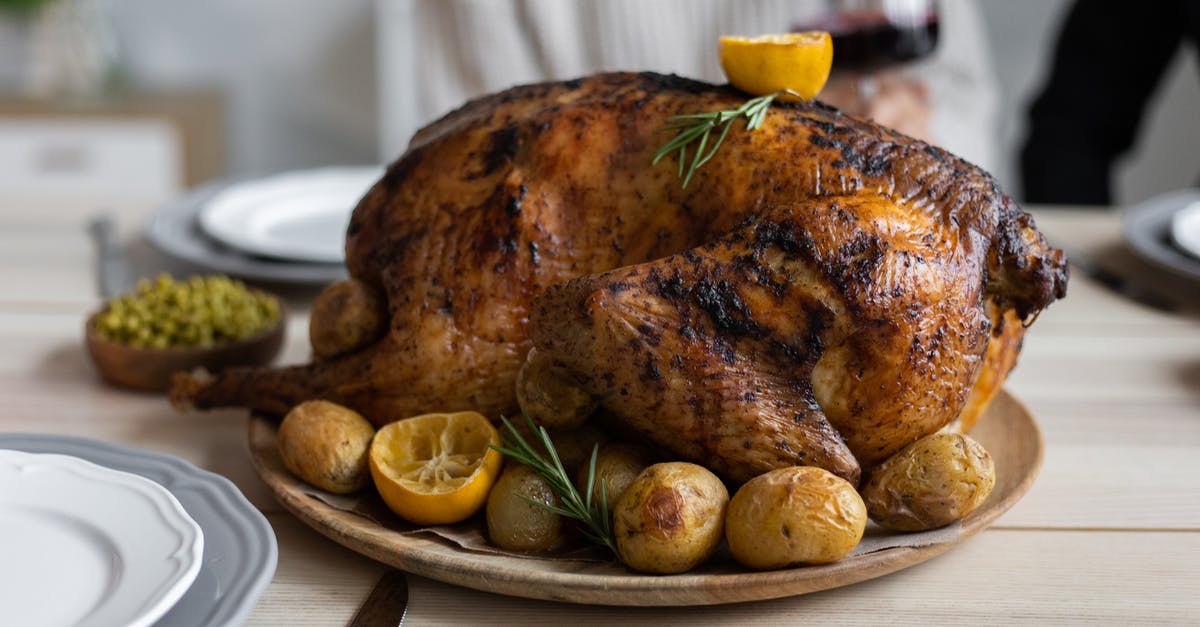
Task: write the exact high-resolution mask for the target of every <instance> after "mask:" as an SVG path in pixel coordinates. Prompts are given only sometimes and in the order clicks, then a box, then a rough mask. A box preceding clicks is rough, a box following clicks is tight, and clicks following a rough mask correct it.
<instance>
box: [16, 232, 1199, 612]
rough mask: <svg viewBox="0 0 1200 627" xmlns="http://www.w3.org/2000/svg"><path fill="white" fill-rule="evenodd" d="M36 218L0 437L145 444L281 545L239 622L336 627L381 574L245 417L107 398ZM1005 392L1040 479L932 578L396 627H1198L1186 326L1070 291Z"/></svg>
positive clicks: (89, 298) (1115, 244) (1110, 248)
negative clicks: (205, 475) (218, 481)
mask: <svg viewBox="0 0 1200 627" xmlns="http://www.w3.org/2000/svg"><path fill="white" fill-rule="evenodd" d="M1035 214H1036V215H1037V216H1038V222H1039V224H1040V225H1041V226H1042V228H1043V230H1044V231H1046V232H1047V233H1048V234H1049V236H1050V237H1051V240H1052V241H1053V242H1054V243H1056V244H1058V245H1062V246H1067V247H1069V248H1070V250H1071V252H1072V253H1074V254H1083V255H1088V256H1089V257H1092V258H1094V259H1096V260H1097V261H1099V262H1101V263H1105V264H1109V265H1111V266H1113V267H1114V268H1115V269H1117V270H1120V271H1121V272H1133V273H1135V274H1137V275H1139V276H1143V277H1146V280H1147V281H1149V284H1150V285H1154V286H1155V287H1156V288H1158V289H1162V290H1166V291H1167V293H1168V295H1169V296H1172V297H1182V298H1184V299H1187V298H1190V297H1191V296H1194V295H1196V293H1197V292H1198V291H1200V284H1197V283H1189V282H1187V281H1186V280H1177V281H1171V280H1169V278H1168V277H1167V276H1166V275H1164V274H1162V273H1155V272H1152V269H1151V268H1149V267H1148V266H1144V264H1138V263H1137V262H1136V260H1135V259H1133V258H1132V257H1131V256H1130V255H1129V254H1128V252H1126V251H1124V250H1123V249H1122V247H1121V246H1120V237H1119V220H1118V216H1117V214H1116V213H1114V212H1106V211H1101V210H1093V211H1080V210H1061V209H1055V210H1049V209H1044V210H1041V211H1036V212H1035ZM29 215H30V214H28V213H26V214H25V215H24V216H23V217H22V218H21V220H20V223H19V224H3V223H2V222H3V221H0V227H3V228H2V229H0V399H3V411H2V412H0V431H5V432H16V431H21V432H42V433H60V434H73V435H80V436H87V437H92V438H98V439H101V440H107V441H112V442H119V443H122V444H127V445H132V446H137V447H144V448H147V449H153V450H157V451H162V452H165V453H169V454H173V455H178V456H179V457H182V458H184V459H187V460H189V461H191V462H193V463H195V464H197V465H199V466H200V467H202V468H206V469H208V470H212V471H214V472H217V473H220V474H222V475H225V476H227V477H229V478H230V479H231V480H233V482H234V483H235V484H237V485H238V487H240V488H241V489H242V491H243V492H244V493H245V494H246V495H247V497H248V498H249V499H250V500H251V501H252V502H253V503H254V504H255V505H256V506H257V507H259V508H261V510H262V511H263V512H264V513H265V514H266V516H267V518H268V520H269V521H270V522H271V525H272V526H273V527H274V529H275V533H276V535H277V537H278V540H279V567H278V570H277V572H276V574H275V578H274V581H273V582H272V583H271V585H270V587H269V588H268V589H267V591H266V593H265V594H264V595H263V597H262V598H261V600H260V602H259V604H258V606H257V607H256V608H255V610H254V612H253V613H252V615H251V616H250V619H249V624H253V625H259V624H265V625H280V624H287V625H302V624H313V625H340V624H345V622H346V621H347V620H349V619H350V617H351V616H353V614H354V612H355V611H356V609H357V607H358V605H359V604H360V603H361V602H362V601H363V600H364V599H365V598H366V596H367V594H368V592H369V591H370V590H371V587H372V586H373V585H374V583H375V581H376V580H377V579H378V577H379V576H380V574H381V573H383V572H384V568H383V567H382V566H381V565H379V564H377V563H375V562H373V561H371V560H369V559H367V558H365V557H361V556H359V555H357V554H356V553H353V552H351V551H350V550H348V549H344V548H342V547H341V546H339V545H337V544H335V543H333V542H332V541H330V540H327V539H325V538H324V537H323V536H321V535H319V534H317V533H316V532H314V531H311V530H309V529H308V528H307V527H305V526H304V525H303V524H301V523H299V522H298V521H297V520H296V519H294V518H293V517H292V516H290V515H289V514H287V513H286V512H284V511H283V510H282V509H281V508H280V507H279V505H278V504H277V503H275V501H274V500H273V499H272V497H271V495H270V494H269V493H268V492H267V490H266V488H265V487H264V486H263V484H262V483H261V482H260V481H259V480H258V478H257V477H256V476H255V474H254V471H253V470H252V468H251V466H250V461H249V458H248V456H247V452H246V419H247V416H246V413H245V412H244V411H235V410H228V411H217V412H211V413H190V414H181V413H177V412H175V411H173V410H172V409H171V408H170V407H169V406H168V405H167V403H166V401H165V400H164V399H163V398H161V397H158V396H154V395H147V394H136V393H129V392H122V391H118V390H115V389H112V388H109V387H106V386H105V385H103V384H102V383H101V382H100V381H99V379H98V377H97V375H96V374H95V372H94V371H93V369H92V366H91V364H90V362H89V361H88V358H87V356H86V354H85V353H84V350H83V343H82V325H83V320H84V317H85V315H86V314H87V313H88V312H89V311H91V310H93V309H94V308H96V307H97V305H98V304H99V302H100V301H99V298H98V297H97V295H96V290H95V286H94V281H93V253H92V248H91V245H90V243H89V241H88V239H87V236H86V233H85V229H84V227H83V225H82V224H80V225H78V227H77V228H76V227H70V228H68V227H66V226H63V225H62V223H61V221H60V220H47V221H46V224H45V225H39V224H38V223H37V220H36V219H31V218H30V217H29ZM292 296H293V297H294V298H295V299H296V302H295V303H293V304H292V307H293V309H292V310H293V315H294V318H293V319H292V320H291V321H290V327H289V331H290V334H289V339H288V343H287V348H286V351H285V354H284V357H283V361H285V362H300V361H304V360H305V359H306V358H307V355H308V350H307V346H306V343H307V332H306V329H307V327H306V324H307V321H306V317H305V310H304V308H303V302H304V300H305V299H306V298H310V297H311V293H306V292H303V291H299V292H297V293H294V294H292ZM1008 388H1009V389H1010V390H1011V391H1012V392H1013V393H1014V394H1015V395H1016V396H1017V397H1018V398H1020V399H1021V400H1023V401H1024V402H1025V403H1026V404H1027V405H1028V406H1029V407H1030V409H1031V410H1032V412H1033V413H1034V415H1035V416H1036V417H1037V419H1038V421H1039V424H1040V426H1041V428H1042V431H1043V434H1044V436H1045V443H1046V451H1045V463H1044V466H1043V469H1042V472H1041V475H1040V477H1039V479H1038V480H1037V483H1036V484H1035V485H1034V487H1033V489H1032V490H1031V491H1030V492H1029V494H1028V495H1027V496H1026V498H1025V499H1024V500H1022V501H1021V502H1020V503H1018V504H1017V506H1016V507H1015V508H1014V509H1013V510H1012V511H1010V512H1009V513H1008V514H1006V515H1004V516H1003V517H1002V518H1000V520H999V521H998V522H997V523H996V524H995V525H994V526H993V527H992V528H990V529H988V530H987V531H984V532H983V533H981V534H980V535H978V536H976V537H975V538H972V539H970V540H968V541H967V542H965V543H964V544H963V545H961V546H959V547H957V548H955V549H954V550H952V551H950V552H949V553H947V554H945V555H942V556H940V557H937V558H935V559H933V560H931V561H929V562H926V563H924V564H921V565H918V566H915V567H913V568H910V569H907V570H904V571H901V572H899V573H895V574H892V575H889V576H886V577H882V578H880V579H875V580H872V581H868V582H864V583H861V584H857V585H854V586H849V587H845V588H841V589H837V590H831V591H827V592H822V593H817V594H812V595H807V596H803V597H793V598H788V599H779V600H774V601H767V602H759V603H748V604H739V605H728V606H718V607H706V608H694V609H692V608H680V609H621V608H607V607H582V606H572V605H560V604H555V603H547V602H537V601H527V600H523V599H512V598H505V597H500V596H496V595H491V594H486V593H481V592H475V591H470V590H465V589H461V588H456V587H453V586H448V585H444V584H440V583H437V582H433V581H429V580H425V579H420V578H416V577H411V578H410V602H409V608H408V614H407V616H406V619H405V624H406V625H407V624H460V623H475V622H488V623H521V624H559V623H563V622H566V621H583V622H586V623H594V622H613V621H618V620H619V621H621V622H623V623H626V624H647V625H649V624H656V625H657V624H661V623H662V622H664V621H671V622H676V621H678V622H685V621H686V622H688V623H694V624H701V623H704V624H708V623H722V624H727V623H736V624H754V623H779V622H786V623H800V622H803V623H805V624H817V623H865V624H875V623H883V622H889V623H895V622H901V623H953V624H961V623H964V622H966V623H972V624H993V623H1006V622H1008V623H1021V624H1028V623H1045V622H1051V623H1064V622H1077V623H1088V624H1092V623H1096V622H1109V623H1115V624H1160V623H1192V624H1196V623H1197V622H1200V321H1198V318H1197V317H1196V316H1195V315H1194V314H1188V313H1174V314H1172V313H1163V312H1160V311H1158V310H1154V309H1150V308H1147V307H1144V306H1142V305H1139V304H1136V303H1134V302H1133V301H1130V300H1127V299H1125V298H1123V297H1120V296H1118V295H1116V293H1115V292H1113V291H1110V290H1108V289H1107V288H1105V287H1102V286H1100V285H1099V284H1097V283H1095V282H1093V281H1091V280H1089V279H1088V278H1087V277H1085V276H1074V277H1072V280H1071V284H1070V295H1069V296H1068V298H1067V299H1066V300H1065V301H1063V302H1059V303H1056V304H1054V305H1052V306H1051V307H1050V309H1049V310H1048V311H1046V312H1045V313H1044V314H1043V315H1042V316H1041V318H1040V319H1039V320H1038V321H1037V323H1036V324H1035V325H1034V326H1033V328H1032V329H1031V331H1030V333H1029V335H1028V337H1027V338H1026V341H1025V348H1024V352H1023V353H1022V355H1021V359H1020V362H1019V364H1018V366H1017V369H1016V371H1015V372H1014V373H1013V375H1012V377H1011V378H1010V380H1009V383H1008Z"/></svg>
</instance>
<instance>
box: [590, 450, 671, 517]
mask: <svg viewBox="0 0 1200 627" xmlns="http://www.w3.org/2000/svg"><path fill="white" fill-rule="evenodd" d="M653 461H654V457H653V456H652V455H651V453H650V451H649V450H648V449H646V447H644V446H639V445H637V444H632V443H627V442H614V443H611V444H605V445H604V446H601V447H600V449H599V450H598V451H597V452H596V475H595V477H594V478H593V483H592V502H593V503H599V502H600V497H601V495H602V494H604V495H607V496H608V500H607V501H606V504H605V506H606V507H608V511H610V512H611V511H612V510H613V507H615V506H616V503H617V502H618V501H620V500H621V496H622V495H624V494H625V490H626V488H628V487H629V484H631V483H633V480H634V479H636V478H637V476H638V474H639V473H641V472H642V470H644V469H645V468H646V467H647V466H649V465H650V464H651V463H653ZM590 468H591V454H590V453H589V454H588V457H587V458H586V459H584V460H583V463H581V464H579V468H578V469H577V470H576V471H575V487H576V488H578V489H579V493H580V494H581V495H582V496H583V497H584V498H587V493H586V490H587V480H588V471H589V470H590ZM601 485H603V486H604V487H603V489H601Z"/></svg>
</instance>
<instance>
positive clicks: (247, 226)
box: [146, 166, 384, 284]
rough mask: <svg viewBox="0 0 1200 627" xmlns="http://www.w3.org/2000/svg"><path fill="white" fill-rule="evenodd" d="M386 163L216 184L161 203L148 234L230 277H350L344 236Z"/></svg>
mask: <svg viewBox="0 0 1200 627" xmlns="http://www.w3.org/2000/svg"><path fill="white" fill-rule="evenodd" d="M383 172H384V169H383V167H381V166H363V167H341V168H323V169H318V170H301V171H294V172H285V173H282V174H276V175H274V176H269V177H265V178H253V179H240V180H229V181H219V182H216V183H211V184H209V185H205V186H203V187H200V188H197V189H195V190H193V191H192V192H191V193H189V194H187V195H186V196H184V197H183V198H180V199H179V200H177V201H176V202H173V203H171V204H169V205H167V206H165V207H162V208H161V209H159V210H158V211H157V212H155V214H154V216H153V217H152V218H151V220H150V223H149V224H148V225H147V227H146V236H147V238H148V239H149V240H150V242H151V243H153V244H154V245H155V246H156V247H158V249H159V250H161V251H163V252H164V253H166V254H168V255H171V256H172V257H176V258H178V259H182V260H184V261H187V262H189V263H191V264H193V265H196V266H200V267H201V268H204V269H206V270H213V271H217V272H222V273H225V274H229V275H233V276H240V277H243V278H247V279H257V280H262V281H277V282H287V283H313V284H317V283H328V282H331V281H335V280H337V279H340V278H343V277H345V276H346V270H345V265H344V262H345V256H344V248H345V237H346V227H347V225H348V224H349V222H350V214H351V213H352V212H353V210H354V207H355V206H356V205H357V204H358V201H359V200H361V199H362V197H363V196H364V195H365V194H366V193H367V191H368V190H369V189H370V188H371V186H372V185H374V184H375V182H376V181H378V180H379V179H380V178H381V177H382V176H383Z"/></svg>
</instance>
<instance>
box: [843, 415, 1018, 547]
mask: <svg viewBox="0 0 1200 627" xmlns="http://www.w3.org/2000/svg"><path fill="white" fill-rule="evenodd" d="M995 485H996V467H995V464H994V463H993V462H992V456H991V455H989V454H988V452H987V451H986V450H984V448H983V446H981V445H980V444H979V443H978V442H976V441H975V440H973V439H971V438H970V437H969V436H966V435H963V434H961V433H935V434H933V435H930V436H926V437H924V438H921V439H920V440H917V441H916V442H913V443H912V444H909V445H908V446H906V447H904V448H902V449H900V451H899V452H897V453H896V454H895V455H893V456H891V457H890V458H888V459H886V460H884V462H883V463H882V464H880V465H879V467H878V468H876V469H875V470H874V472H872V473H871V479H870V480H869V481H868V482H867V485H866V486H865V487H864V488H863V491H862V495H863V500H865V501H866V503H867V511H868V512H870V514H871V520H874V521H875V522H877V523H879V525H881V526H883V527H887V528H888V529H895V530H897V531H923V530H925V529H934V528H937V527H942V526H945V525H948V524H950V523H952V522H954V521H956V520H961V519H962V518H964V517H965V516H966V515H967V514H970V513H971V512H973V511H975V509H976V508H978V507H979V506H980V505H982V504H983V502H984V501H985V500H987V497H988V495H989V494H991V492H992V488H993V487H995Z"/></svg>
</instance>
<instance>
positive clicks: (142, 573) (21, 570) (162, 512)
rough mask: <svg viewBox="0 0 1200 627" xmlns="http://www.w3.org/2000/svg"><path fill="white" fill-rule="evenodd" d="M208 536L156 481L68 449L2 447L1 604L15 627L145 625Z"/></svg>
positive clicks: (195, 561) (173, 597)
mask: <svg viewBox="0 0 1200 627" xmlns="http://www.w3.org/2000/svg"><path fill="white" fill-rule="evenodd" d="M203 550H204V536H203V533H202V532H201V530H200V526H199V525H197V524H196V523H195V522H194V521H193V520H192V519H191V518H189V517H188V515H187V513H186V512H185V511H184V509H183V506H181V505H180V504H179V501H177V500H176V499H175V497H174V496H172V495H171V493H170V492H168V491H167V490H166V489H164V488H163V487H162V486H160V485H158V484H156V483H154V482H153V481H150V480H149V479H145V478H143V477H139V476H137V475H133V474H130V473H126V472H120V471H117V470H112V469H109V468H104V467H102V466H97V465H96V464H93V463H91V462H88V461H85V460H82V459H78V458H75V457H68V456H66V455H50V454H40V455H39V454H32V453H25V452H21V451H0V556H2V558H0V607H3V608H4V620H5V621H6V622H8V621H11V624H14V625H29V626H31V627H32V626H34V625H80V626H88V625H130V626H137V627H140V626H143V625H149V624H150V623H151V622H153V621H154V620H156V619H157V618H158V617H160V616H162V615H163V614H164V613H166V611H167V610H169V609H170V608H171V606H172V605H174V604H175V602H176V601H178V600H179V598H180V597H182V596H183V593H184V592H186V591H187V589H188V587H189V586H190V585H191V584H192V582H193V581H195V579H196V575H197V574H199V572H200V564H201V556H202V555H203Z"/></svg>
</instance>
